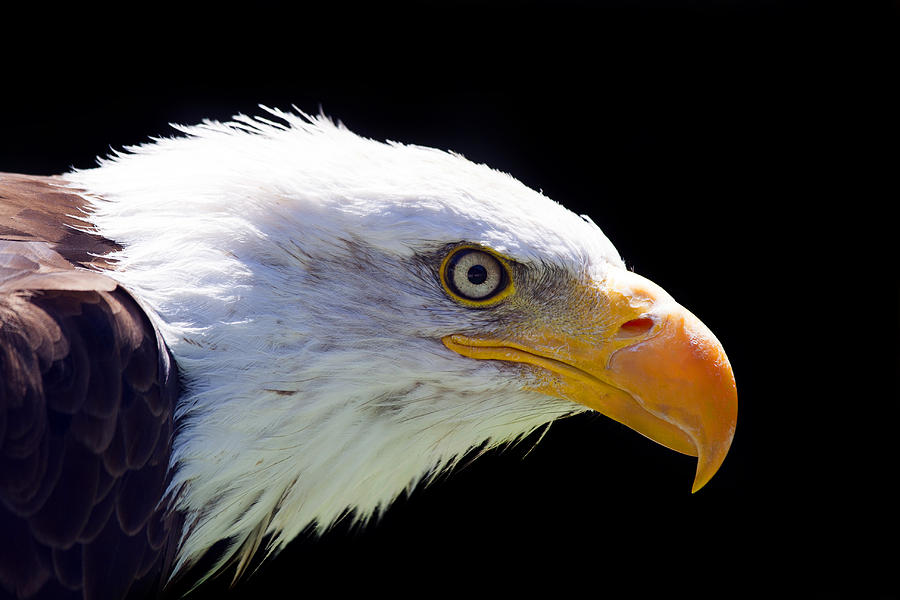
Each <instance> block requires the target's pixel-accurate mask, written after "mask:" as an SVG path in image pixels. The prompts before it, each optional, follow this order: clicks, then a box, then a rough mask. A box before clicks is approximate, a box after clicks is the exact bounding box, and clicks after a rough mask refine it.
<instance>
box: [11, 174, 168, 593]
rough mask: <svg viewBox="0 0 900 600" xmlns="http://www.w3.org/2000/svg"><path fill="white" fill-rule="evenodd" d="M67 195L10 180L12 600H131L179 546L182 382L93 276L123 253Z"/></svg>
mask: <svg viewBox="0 0 900 600" xmlns="http://www.w3.org/2000/svg"><path fill="white" fill-rule="evenodd" d="M60 181H61V180H58V179H57V178H34V177H29V176H9V175H2V176H0V531H3V536H0V592H5V593H8V594H11V595H12V596H13V597H19V598H27V597H30V596H32V595H35V594H38V593H40V595H41V596H42V597H45V596H49V597H72V598H85V599H87V598H121V597H124V596H126V595H127V594H128V593H129V591H131V592H140V591H142V590H145V589H146V588H148V587H151V586H154V585H156V583H157V582H158V580H159V576H160V574H161V572H163V571H164V570H165V569H167V568H168V565H169V564H171V561H172V554H173V553H174V550H175V546H176V543H175V542H176V540H177V538H176V536H177V535H178V534H180V526H179V524H178V523H177V522H176V521H177V519H178V518H179V517H178V516H177V515H175V514H171V513H170V512H169V511H167V510H166V506H165V505H164V504H162V505H161V504H160V500H161V498H162V496H163V494H164V492H165V489H166V485H167V479H168V464H169V457H170V453H171V445H172V444H171V439H172V432H173V413H174V405H175V399H176V397H177V394H178V377H177V370H176V367H175V364H174V362H173V361H172V359H171V356H170V355H169V353H168V350H167V349H166V347H165V345H164V344H163V343H162V341H161V338H160V337H159V336H158V334H157V332H156V330H155V329H154V327H153V325H152V323H151V322H150V320H149V318H148V317H147V315H146V314H145V313H144V312H143V310H142V309H141V308H140V306H139V305H138V303H137V302H136V301H135V299H134V298H133V297H132V296H131V295H130V294H129V293H128V292H127V291H125V290H124V289H123V288H122V287H120V286H119V285H118V284H117V283H116V282H115V281H114V280H113V279H111V278H110V277H108V276H106V275H104V274H102V273H100V272H97V271H90V270H87V269H85V268H84V267H85V266H92V267H97V266H98V262H100V261H102V260H104V259H103V255H104V254H107V253H109V252H110V250H112V249H115V248H116V245H115V244H114V243H113V242H111V241H109V240H104V239H103V238H101V237H100V236H99V235H96V234H93V233H90V232H89V231H86V228H85V225H86V223H84V222H82V221H80V220H79V219H78V218H77V217H76V216H72V215H77V214H78V212H77V211H78V210H80V208H79V204H78V202H79V200H78V196H77V195H75V194H72V193H69V192H64V191H60V189H59V187H58V186H59V183H60ZM67 215H69V216H67ZM76 226H77V227H79V228H78V229H75V228H74V227H76ZM0 595H4V594H0Z"/></svg>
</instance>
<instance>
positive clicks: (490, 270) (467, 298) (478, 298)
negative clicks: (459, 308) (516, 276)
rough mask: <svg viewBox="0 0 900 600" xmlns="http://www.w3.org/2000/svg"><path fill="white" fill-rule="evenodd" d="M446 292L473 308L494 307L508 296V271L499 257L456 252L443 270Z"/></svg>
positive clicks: (481, 252)
mask: <svg viewBox="0 0 900 600" xmlns="http://www.w3.org/2000/svg"><path fill="white" fill-rule="evenodd" d="M441 279H442V282H443V284H444V286H445V287H446V288H447V291H449V292H450V294H451V295H453V296H454V297H456V298H457V299H458V300H460V301H462V302H464V303H466V304H469V305H473V306H483V305H486V304H493V303H494V302H496V301H498V300H500V299H501V298H503V297H505V296H507V295H508V294H509V292H511V291H512V290H511V288H512V285H511V284H512V282H511V279H510V276H509V267H508V266H507V265H506V263H505V261H503V260H502V259H501V258H500V257H498V256H495V255H494V254H492V253H491V252H487V251H485V250H480V249H478V248H465V247H464V248H458V249H456V250H455V251H454V252H452V253H451V254H450V255H449V256H448V257H447V258H446V259H445V260H444V264H443V266H442V273H441Z"/></svg>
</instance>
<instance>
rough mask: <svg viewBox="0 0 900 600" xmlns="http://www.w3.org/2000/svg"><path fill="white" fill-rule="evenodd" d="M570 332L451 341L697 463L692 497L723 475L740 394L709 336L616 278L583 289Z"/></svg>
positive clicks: (631, 277) (653, 291)
mask: <svg viewBox="0 0 900 600" xmlns="http://www.w3.org/2000/svg"><path fill="white" fill-rule="evenodd" d="M578 297H579V298H581V300H579V302H578V304H577V306H576V308H575V309H574V312H576V313H579V314H575V315H570V317H571V318H570V321H574V323H575V324H576V325H575V326H571V327H565V328H560V327H553V328H551V327H543V328H536V329H533V330H529V331H527V332H524V333H515V334H512V335H511V336H510V337H505V336H504V337H503V338H502V339H500V338H496V337H495V338H490V337H469V336H463V335H450V336H447V337H445V338H443V342H444V345H445V346H447V347H448V348H449V349H451V350H453V351H455V352H457V353H459V354H461V355H463V356H467V357H471V358H478V359H488V360H503V361H511V362H519V363H526V364H529V365H532V366H534V367H537V368H538V371H537V372H538V374H539V377H538V383H537V384H535V385H532V386H530V388H531V389H534V390H536V391H539V392H542V393H545V394H548V395H551V396H554V397H562V398H567V399H569V400H572V401H574V402H578V403H580V404H583V405H585V406H587V407H589V408H592V409H594V410H596V411H598V412H601V413H603V414H604V415H606V416H608V417H610V418H612V419H614V420H616V421H619V422H620V423H623V424H624V425H627V426H628V427H630V428H632V429H634V430H635V431H637V432H639V433H641V434H643V435H645V436H647V437H649V438H650V439H652V440H654V441H656V442H658V443H660V444H662V445H664V446H667V447H668V448H671V449H673V450H677V451H678V452H682V453H684V454H689V455H691V456H696V457H697V472H696V475H695V477H694V485H693V488H692V491H694V492H696V491H697V490H699V489H700V488H702V487H703V486H704V485H705V484H706V482H707V481H709V480H710V478H711V477H712V476H713V475H714V474H715V473H716V471H717V470H718V469H719V466H720V465H721V464H722V461H723V460H725V455H726V454H727V453H728V448H729V447H730V446H731V440H732V438H733V437H734V428H735V424H736V422H737V390H736V389H735V384H734V374H733V373H732V370H731V365H730V364H729V362H728V358H727V357H726V356H725V350H724V349H723V348H722V345H721V344H720V343H719V341H718V340H717V339H716V338H715V336H714V335H713V334H712V332H710V330H709V329H708V328H707V327H706V326H705V325H704V324H703V323H701V322H700V320H699V319H697V317H695V316H694V315H692V314H691V313H690V312H688V311H687V310H686V309H684V308H683V307H682V306H680V305H679V304H677V303H676V302H675V301H674V300H673V299H672V298H671V296H669V295H668V294H667V293H666V292H665V291H663V290H662V288H660V287H659V286H657V285H656V284H654V283H652V282H651V281H649V280H647V279H644V278H643V277H640V276H639V275H636V274H634V273H631V272H628V271H617V272H615V273H614V274H612V275H610V276H609V277H608V278H607V279H605V280H604V281H603V282H601V283H598V284H592V285H591V286H590V287H586V288H584V289H581V290H579V294H578Z"/></svg>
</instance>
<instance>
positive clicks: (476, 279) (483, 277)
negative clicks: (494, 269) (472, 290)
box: [466, 265, 488, 285]
mask: <svg viewBox="0 0 900 600" xmlns="http://www.w3.org/2000/svg"><path fill="white" fill-rule="evenodd" d="M466 277H468V278H469V282H470V283H474V284H475V285H481V284H482V283H484V282H485V281H487V277H488V272H487V269H485V268H484V267H483V266H481V265H475V266H472V267H469V271H468V272H467V273H466Z"/></svg>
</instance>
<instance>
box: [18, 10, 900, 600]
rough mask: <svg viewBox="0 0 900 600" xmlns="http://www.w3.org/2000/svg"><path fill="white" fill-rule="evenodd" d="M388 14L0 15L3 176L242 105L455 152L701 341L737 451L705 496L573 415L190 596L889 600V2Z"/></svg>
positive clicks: (893, 69)
mask: <svg viewBox="0 0 900 600" xmlns="http://www.w3.org/2000/svg"><path fill="white" fill-rule="evenodd" d="M388 4H389V3H370V4H355V3H333V4H329V5H328V7H327V8H326V7H323V6H309V5H305V4H301V3H254V4H252V5H246V6H227V7H226V6H225V5H217V6H211V7H209V8H196V7H194V8H187V7H186V6H176V7H164V6H162V5H156V4H152V5H151V4H147V5H142V6H134V7H129V8H128V9H127V11H126V10H125V8H124V6H123V7H120V8H117V9H114V10H112V9H111V10H105V9H104V10H101V9H92V10H91V11H88V12H85V10H84V9H77V11H76V10H75V9H70V10H69V11H68V12H64V13H58V12H54V13H49V11H48V14H21V15H20V14H15V13H8V14H7V15H6V16H7V18H6V22H5V23H4V25H3V27H4V28H5V32H6V37H5V38H4V42H5V44H6V45H7V47H6V48H4V54H3V60H4V61H5V65H4V69H3V72H4V75H3V79H2V80H0V103H2V111H0V170H3V171H16V172H26V173H37V174H50V173H60V172H64V171H65V170H67V169H68V168H70V167H72V166H75V167H79V168H86V167H90V166H92V165H93V164H94V157H95V156H97V155H104V154H107V153H108V152H109V149H110V148H121V147H123V146H127V145H130V144H137V143H141V142H144V141H147V139H148V137H149V136H156V135H169V134H172V133H174V132H172V131H171V130H170V129H169V128H168V126H167V123H170V122H175V123H187V124H190V123H195V122H197V121H199V120H201V119H203V118H213V119H219V120H224V119H227V118H229V117H230V116H231V115H233V114H236V113H238V112H243V113H249V114H259V113H260V112H261V111H260V110H259V109H258V108H257V104H259V103H262V104H265V105H269V106H276V107H281V108H289V107H290V106H291V105H292V104H293V105H296V106H298V107H299V108H300V109H302V110H305V111H307V112H317V111H318V110H319V108H320V107H321V109H322V110H323V111H324V112H325V113H326V114H328V115H330V116H333V117H335V118H338V119H340V120H342V121H343V122H344V123H345V124H347V125H348V126H349V127H350V128H351V129H353V130H354V131H356V132H357V133H360V134H362V135H365V136H368V137H374V138H377V139H394V140H398V141H403V142H408V143H417V144H423V145H428V146H436V147H439V148H446V149H453V150H455V151H457V152H461V153H462V154H464V155H465V156H467V157H468V158H470V159H472V160H474V161H476V162H485V163H487V164H490V165H491V166H493V167H495V168H497V169H500V170H502V171H507V172H509V173H511V174H512V175H514V176H515V177H517V178H519V179H520V180H522V181H523V182H524V183H526V184H527V185H529V186H531V187H534V188H538V189H541V190H543V191H544V193H546V194H547V195H548V196H550V197H551V198H554V199H555V200H557V201H559V202H562V203H563V204H565V205H566V206H568V207H570V208H572V209H573V210H576V211H578V212H585V213H588V214H589V215H590V216H591V217H592V218H593V220H594V221H596V222H597V223H598V224H599V225H600V226H601V228H602V229H603V230H604V231H605V232H606V234H607V235H608V236H609V237H610V239H611V240H612V241H613V243H615V244H616V246H617V248H618V249H619V251H620V253H621V254H622V255H623V256H624V257H625V259H626V262H627V263H628V265H629V266H630V267H633V268H634V269H635V270H636V271H637V272H638V273H641V274H643V275H645V276H647V277H649V278H650V279H652V280H654V281H656V282H657V283H659V284H660V285H662V286H663V287H664V288H666V289H667V290H668V291H669V292H670V293H672V295H673V296H674V297H675V298H676V299H678V300H679V301H680V302H681V303H682V304H684V305H685V306H686V307H688V308H689V309H690V310H691V311H692V312H694V313H695V314H697V315H698V316H699V317H700V318H701V319H702V320H703V321H704V322H706V324H707V325H708V326H709V327H710V328H711V329H712V330H713V331H714V332H715V333H716V335H717V336H718V337H719V339H720V340H721V341H722V343H723V344H724V346H725V348H726V350H727V351H728V354H729V357H730V359H731V362H732V365H733V366H734V370H735V374H736V379H737V383H738V392H739V398H740V410H739V421H738V428H737V434H736V437H735V440H734V445H733V446H732V450H731V453H730V454H729V456H728V458H727V459H726V461H725V463H724V465H723V467H722V468H721V470H720V471H719V473H718V474H717V475H716V476H715V477H714V478H713V480H712V481H711V482H710V483H709V484H708V485H707V486H706V488H704V489H703V490H702V491H701V492H699V493H697V494H695V495H692V494H691V493H690V484H691V481H692V478H693V471H694V461H693V460H692V459H689V458H686V457H683V456H680V455H677V454H675V453H673V452H670V451H667V450H665V449H663V448H662V447H659V446H656V445H654V444H653V443H651V442H649V441H648V440H646V439H644V438H643V437H641V436H639V435H637V434H635V433H633V432H631V431H629V430H627V429H625V428H623V427H621V426H619V425H617V424H615V423H613V422H611V421H609V420H607V419H605V418H603V417H599V416H588V415H585V416H581V417H578V418H573V419H570V420H567V421H563V422H559V423H557V424H555V425H554V426H553V427H551V429H550V430H549V433H548V434H547V435H546V437H545V438H544V439H543V441H542V442H541V443H540V444H538V445H537V446H536V447H535V446H534V442H535V441H536V438H530V439H528V440H526V441H525V442H523V443H522V444H521V445H519V446H518V447H515V448H510V449H507V450H505V451H503V452H495V453H493V454H490V455H488V456H485V457H483V458H481V459H479V460H478V461H476V462H474V463H472V464H471V465H469V466H467V467H465V468H464V469H460V470H459V471H458V472H456V473H454V474H453V475H451V476H450V477H445V478H442V479H441V480H440V481H438V482H436V483H434V484H433V485H431V486H430V487H428V488H421V489H417V490H416V491H415V492H414V493H413V494H412V495H411V496H410V497H403V498H401V499H400V500H399V501H398V502H397V503H396V504H395V505H393V507H392V508H391V509H390V510H388V511H387V512H386V513H385V514H384V515H383V516H382V517H381V518H380V519H379V520H378V521H377V522H374V523H372V524H370V525H368V526H366V527H353V526H350V525H347V524H344V525H341V526H339V527H337V528H336V529H335V530H333V531H331V532H329V533H327V534H326V535H325V536H324V537H322V538H318V539H317V538H316V537H314V536H302V537H301V538H299V539H298V540H296V541H295V542H294V543H293V544H292V545H291V546H290V547H289V548H288V549H287V550H286V551H285V552H283V553H282V554H281V555H280V556H278V557H276V558H274V559H271V560H269V561H267V562H265V563H263V564H262V566H261V567H260V568H259V570H258V572H257V573H256V574H255V575H253V576H252V577H250V578H249V579H248V580H245V581H244V582H243V583H241V584H239V585H238V586H237V587H236V588H234V589H233V590H230V591H229V588H228V583H229V580H228V578H227V577H222V578H219V579H217V580H215V581H213V582H211V583H209V584H207V585H206V587H204V588H202V589H201V590H200V591H199V592H198V593H197V595H196V597H205V596H209V597H229V598H242V597H246V598H255V597H260V596H261V595H262V594H264V593H273V594H274V593H277V594H281V595H285V596H287V597H306V596H309V595H310V594H312V593H323V592H324V593H328V594H342V593H365V594H379V593H388V594H391V595H392V596H397V595H399V596H424V595H432V594H442V593H448V594H455V595H460V594H462V595H464V596H466V597H468V596H475V597H479V596H482V595H486V594H488V593H491V594H501V595H512V594H517V593H523V592H526V593H527V592H530V591H534V592H536V593H543V594H548V593H549V594H567V595H568V593H571V594H573V595H574V594H578V595H582V594H583V595H590V596H595V597H610V598H620V597H656V596H659V595H661V594H665V595H666V596H670V595H681V594H688V593H690V594H694V595H699V596H705V597H712V596H715V597H725V598H733V597H745V596H749V595H753V596H755V597H759V596H760V595H764V597H778V598H780V597H795V596H796V597H852V598H858V597H865V598H868V597H893V598H896V597H897V590H898V589H900V585H898V583H897V582H896V576H895V572H896V567H897V562H898V561H897V559H898V550H897V536H896V534H897V533H898V532H897V521H898V519H897V509H898V506H900V505H898V502H897V501H898V495H897V494H896V493H895V492H894V491H893V484H894V483H895V481H896V479H897V473H898V467H897V461H896V458H897V451H896V446H895V441H894V440H895V439H896V438H897V434H896V429H897V424H898V420H897V419H898V410H897V400H898V388H897V384H896V380H897V365H898V349H897V348H898V306H900V304H898V295H897V269H896V257H897V252H896V250H895V248H896V233H894V224H895V223H896V218H895V217H893V216H891V214H890V213H889V212H888V211H889V210H890V208H892V207H893V206H895V205H896V203H897V195H896V188H895V187H893V186H888V185H887V184H888V183H890V182H891V180H892V179H894V178H895V176H896V172H897V170H896V169H897V168H896V159H897V153H896V145H897V141H896V140H897V136H896V134H897V128H896V125H897V123H896V111H897V108H896V107H897V105H896V103H895V100H896V98H895V97H894V96H893V95H892V91H891V84H892V83H893V82H894V81H896V79H897V66H898V63H897V61H896V58H897V57H896V50H897V47H896V42H897V24H898V19H897V16H898V12H900V11H898V8H897V5H896V4H891V3H883V4H873V5H870V6H869V7H868V8H865V9H863V8H862V7H861V5H858V6H856V7H855V8H853V9H852V10H851V8H850V6H844V7H842V6H840V5H832V4H823V3H820V2H795V3H788V2H780V3H779V2H765V1H763V2H750V1H746V2H741V1H732V2H726V1H719V2H716V1H686V0H673V1H672V2H661V1H660V2H646V1H634V2H626V1H624V0H623V1H618V2H554V3H549V2H495V3H491V4H489V5H487V4H486V3H476V2H444V3H438V2H421V3H399V4H396V3H390V4H389V5H388ZM852 4H853V3H847V5H852ZM529 451H530V452H529ZM526 454H527V456H526ZM226 592H227V596H222V594H225V593H226Z"/></svg>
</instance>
